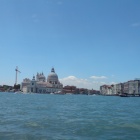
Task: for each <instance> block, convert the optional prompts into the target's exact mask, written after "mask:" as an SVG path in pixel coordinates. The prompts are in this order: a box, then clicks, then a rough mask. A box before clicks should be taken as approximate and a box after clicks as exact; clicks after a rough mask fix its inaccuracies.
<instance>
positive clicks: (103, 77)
mask: <svg viewBox="0 0 140 140" xmlns="http://www.w3.org/2000/svg"><path fill="white" fill-rule="evenodd" d="M90 78H91V79H94V80H99V79H107V77H106V76H91V77H90Z"/></svg>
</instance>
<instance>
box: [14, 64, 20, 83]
mask: <svg viewBox="0 0 140 140" xmlns="http://www.w3.org/2000/svg"><path fill="white" fill-rule="evenodd" d="M15 71H16V80H15V85H17V75H18V73H21V72H20V71H19V70H18V66H16V69H15Z"/></svg>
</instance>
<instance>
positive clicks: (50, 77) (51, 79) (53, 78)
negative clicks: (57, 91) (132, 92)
mask: <svg viewBox="0 0 140 140" xmlns="http://www.w3.org/2000/svg"><path fill="white" fill-rule="evenodd" d="M47 82H49V83H52V84H57V83H58V82H59V81H58V76H57V74H56V73H55V70H54V68H52V70H51V73H50V74H49V75H48V78H47Z"/></svg>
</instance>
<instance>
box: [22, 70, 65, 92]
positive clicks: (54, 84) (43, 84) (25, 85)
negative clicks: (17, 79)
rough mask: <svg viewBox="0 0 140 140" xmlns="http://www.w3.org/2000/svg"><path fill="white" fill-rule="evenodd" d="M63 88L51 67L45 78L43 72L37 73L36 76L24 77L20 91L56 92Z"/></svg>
mask: <svg viewBox="0 0 140 140" xmlns="http://www.w3.org/2000/svg"><path fill="white" fill-rule="evenodd" d="M62 89H63V85H62V84H61V83H60V82H59V79H58V75H57V74H56V73H55V70H54V68H52V70H51V73H50V74H49V75H48V77H47V79H46V77H45V76H44V74H43V73H37V75H36V78H35V76H33V79H32V80H30V79H29V78H25V79H24V80H23V82H22V83H21V91H23V92H25V93H58V92H61V91H62Z"/></svg>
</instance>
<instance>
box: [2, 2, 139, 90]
mask: <svg viewBox="0 0 140 140" xmlns="http://www.w3.org/2000/svg"><path fill="white" fill-rule="evenodd" d="M139 7H140V1H139V0H0V65H1V66H0V85H3V84H7V85H14V83H15V68H16V66H18V68H19V70H20V71H21V73H20V74H18V83H19V84H20V83H21V82H22V80H23V79H24V78H30V79H32V77H33V75H36V73H37V72H43V73H44V74H45V76H46V77H47V76H48V74H49V73H50V71H51V68H52V67H54V68H55V71H56V73H57V74H58V77H59V80H60V81H61V83H63V85H64V86H65V85H75V86H77V87H79V88H82V87H83V88H88V89H95V90H99V88H100V86H101V85H103V84H116V83H120V82H126V81H128V80H133V79H135V78H140V65H139V60H140V8H139Z"/></svg>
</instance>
